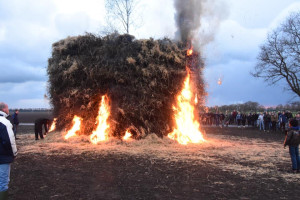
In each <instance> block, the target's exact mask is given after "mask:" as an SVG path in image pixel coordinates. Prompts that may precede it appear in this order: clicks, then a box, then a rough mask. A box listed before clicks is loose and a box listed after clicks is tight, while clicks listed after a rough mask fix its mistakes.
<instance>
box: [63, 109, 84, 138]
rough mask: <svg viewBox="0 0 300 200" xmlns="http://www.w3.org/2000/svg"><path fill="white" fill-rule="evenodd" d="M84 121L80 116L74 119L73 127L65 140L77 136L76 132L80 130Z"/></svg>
mask: <svg viewBox="0 0 300 200" xmlns="http://www.w3.org/2000/svg"><path fill="white" fill-rule="evenodd" d="M81 121H82V119H81V118H80V117H78V116H76V115H75V116H74V118H73V123H74V125H73V127H72V128H71V129H70V130H69V131H68V132H67V134H66V135H65V139H66V140H67V139H69V138H70V137H73V136H75V135H76V132H77V131H79V130H80V124H81Z"/></svg>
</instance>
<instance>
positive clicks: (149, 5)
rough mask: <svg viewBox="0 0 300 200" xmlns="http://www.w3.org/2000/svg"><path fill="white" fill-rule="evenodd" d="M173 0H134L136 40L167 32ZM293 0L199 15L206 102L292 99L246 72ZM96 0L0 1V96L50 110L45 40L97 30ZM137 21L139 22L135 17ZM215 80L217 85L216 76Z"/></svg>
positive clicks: (227, 0) (102, 14)
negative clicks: (137, 2) (138, 5)
mask: <svg viewBox="0 0 300 200" xmlns="http://www.w3.org/2000/svg"><path fill="white" fill-rule="evenodd" d="M173 4H174V3H173V0H164V1H163V5H162V1H160V0H151V1H149V0H141V3H140V7H139V11H140V12H139V17H138V18H137V19H138V20H137V21H138V24H137V26H136V27H137V28H135V29H132V32H131V34H133V35H135V37H136V38H138V39H141V38H150V37H153V38H155V39H159V38H163V37H169V38H171V39H172V38H174V37H175V32H176V26H175V20H174V14H175V9H174V5H173ZM298 10H300V0H284V1H283V0H215V4H213V5H210V7H209V8H208V9H207V13H210V15H209V16H208V15H207V16H204V17H203V19H201V22H202V26H201V28H200V30H199V36H200V37H199V38H200V39H199V43H201V44H205V45H203V46H202V48H201V53H202V56H203V58H204V61H205V70H204V79H205V82H206V85H207V86H206V89H207V93H208V96H207V102H206V105H208V106H214V105H228V104H234V103H244V102H247V101H255V102H258V103H260V104H261V105H264V106H275V105H278V104H286V103H289V102H291V101H296V100H297V101H299V97H295V95H294V94H293V93H291V92H289V91H287V90H285V89H284V84H283V83H280V84H277V85H275V86H269V85H268V84H267V83H266V82H264V81H263V80H261V79H257V78H254V77H252V76H251V75H250V72H251V71H253V69H254V67H255V64H256V62H257V59H256V58H257V56H258V53H259V47H260V45H262V44H263V43H264V41H265V40H266V38H267V34H268V33H269V32H270V31H271V30H272V29H274V28H276V27H277V26H278V25H280V23H282V22H283V20H284V19H285V18H286V17H287V16H288V15H289V13H290V12H292V11H298ZM105 19H106V10H105V2H104V0H84V1H83V0H1V1H0V101H2V102H6V103H7V104H8V105H9V107H10V108H50V107H51V105H50V104H49V101H48V100H47V99H46V98H44V95H45V94H47V80H48V77H47V73H46V70H47V65H48V58H50V57H51V51H52V44H53V43H54V42H56V41H59V40H61V39H64V38H66V37H68V36H76V35H83V34H85V33H86V32H91V33H95V34H102V33H103V31H104V30H105V25H106V20H105ZM140 19H142V20H140ZM219 78H221V80H222V84H221V85H219V84H218V83H217V82H218V79H219Z"/></svg>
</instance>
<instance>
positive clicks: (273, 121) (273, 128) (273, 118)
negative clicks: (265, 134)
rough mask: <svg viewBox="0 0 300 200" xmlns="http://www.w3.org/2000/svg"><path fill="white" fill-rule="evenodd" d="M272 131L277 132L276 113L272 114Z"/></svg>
mask: <svg viewBox="0 0 300 200" xmlns="http://www.w3.org/2000/svg"><path fill="white" fill-rule="evenodd" d="M271 123H272V131H275V132H276V124H277V116H276V115H275V113H272V114H271Z"/></svg>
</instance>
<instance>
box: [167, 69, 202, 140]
mask: <svg viewBox="0 0 300 200" xmlns="http://www.w3.org/2000/svg"><path fill="white" fill-rule="evenodd" d="M195 96H196V95H195ZM196 98H197V97H195V99H196ZM194 103H195V104H197V102H194ZM173 109H174V112H175V121H176V128H175V129H174V130H173V132H171V133H169V134H168V137H169V138H171V139H173V140H177V141H178V142H179V143H180V144H188V143H200V142H204V141H205V139H204V138H203V135H202V133H201V132H200V130H199V129H200V124H199V122H197V121H196V120H195V116H194V109H195V108H194V105H193V93H192V92H191V88H190V75H189V72H188V75H187V78H186V79H185V81H184V88H183V89H182V91H181V93H180V94H179V95H178V96H177V106H173Z"/></svg>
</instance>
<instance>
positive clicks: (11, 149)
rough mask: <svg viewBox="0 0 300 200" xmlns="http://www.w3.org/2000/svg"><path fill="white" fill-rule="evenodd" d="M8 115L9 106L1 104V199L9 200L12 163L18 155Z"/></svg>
mask: <svg viewBox="0 0 300 200" xmlns="http://www.w3.org/2000/svg"><path fill="white" fill-rule="evenodd" d="M8 114H9V110H8V106H7V104H5V103H3V102H0V199H7V190H8V184H9V180H10V169H11V163H12V162H13V161H14V158H15V157H16V156H17V153H18V152H17V146H16V141H15V136H14V133H13V129H12V128H13V126H12V124H11V123H10V121H9V120H7V116H8Z"/></svg>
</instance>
